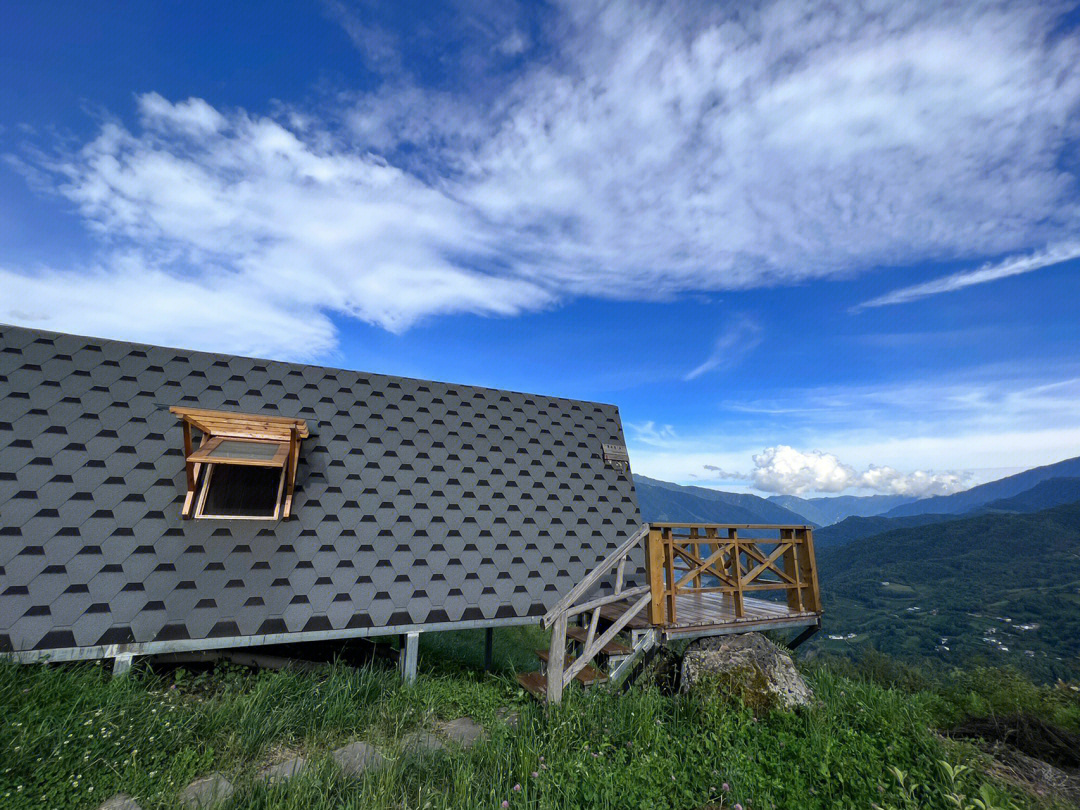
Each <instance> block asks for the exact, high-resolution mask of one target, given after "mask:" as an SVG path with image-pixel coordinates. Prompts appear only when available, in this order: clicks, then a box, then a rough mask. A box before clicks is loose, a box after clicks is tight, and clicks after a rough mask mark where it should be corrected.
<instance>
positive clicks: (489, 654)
mask: <svg viewBox="0 0 1080 810" xmlns="http://www.w3.org/2000/svg"><path fill="white" fill-rule="evenodd" d="M494 657H495V628H493V627H489V628H487V629H486V630H485V631H484V669H485V670H487V671H488V672H491V666H492V659H493V658H494Z"/></svg>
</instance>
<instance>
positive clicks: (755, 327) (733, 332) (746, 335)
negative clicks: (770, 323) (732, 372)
mask: <svg viewBox="0 0 1080 810" xmlns="http://www.w3.org/2000/svg"><path fill="white" fill-rule="evenodd" d="M759 343H761V325H760V324H758V323H757V322H756V321H754V320H751V319H750V318H749V317H747V316H745V315H739V316H735V317H734V318H733V319H732V321H731V323H729V324H728V325H727V326H726V327H724V330H723V331H722V332H721V333H720V336H719V337H718V338H717V339H716V343H715V344H714V345H713V350H712V353H711V354H710V355H709V356H708V357H707V358H706V359H705V361H704V362H703V363H701V364H700V365H698V366H696V367H695V368H693V369H691V370H690V371H688V372H687V373H686V376H684V377H683V379H684V380H693V379H696V378H697V377H700V376H701V375H702V374H705V373H707V372H709V371H715V370H717V369H722V368H730V367H732V366H734V365H735V364H736V363H738V362H739V361H740V360H742V359H743V358H744V357H745V356H746V355H747V354H749V353H750V352H752V351H753V350H754V348H755V347H756V346H757V345H758V344H759Z"/></svg>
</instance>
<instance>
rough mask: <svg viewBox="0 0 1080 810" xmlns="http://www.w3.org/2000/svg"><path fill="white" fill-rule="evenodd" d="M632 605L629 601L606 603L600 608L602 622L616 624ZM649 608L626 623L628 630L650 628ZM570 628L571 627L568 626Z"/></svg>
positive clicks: (606, 624) (608, 624)
mask: <svg viewBox="0 0 1080 810" xmlns="http://www.w3.org/2000/svg"><path fill="white" fill-rule="evenodd" d="M629 607H630V605H629V604H628V603H627V602H612V603H611V604H610V605H604V606H603V607H602V608H600V620H601V621H600V623H601V624H603V625H604V626H607V627H610V626H611V625H613V624H615V622H616V621H618V620H619V619H621V618H622V615H623V614H624V613H626V611H627V610H628V609H629ZM648 615H649V611H648V608H646V609H645V610H642V611H641V612H640V613H639V614H638V615H637V616H635V617H634V618H632V619H631V620H630V621H629V622H628V623H627V625H626V629H627V630H648V629H649V628H650V627H652V625H651V624H650V623H649V619H648ZM567 629H569V628H567Z"/></svg>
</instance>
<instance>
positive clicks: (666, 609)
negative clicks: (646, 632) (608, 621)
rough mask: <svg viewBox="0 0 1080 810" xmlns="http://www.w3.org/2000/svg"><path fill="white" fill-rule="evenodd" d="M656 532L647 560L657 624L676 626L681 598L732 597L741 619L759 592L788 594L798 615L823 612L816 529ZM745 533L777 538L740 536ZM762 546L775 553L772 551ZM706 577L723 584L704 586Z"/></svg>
mask: <svg viewBox="0 0 1080 810" xmlns="http://www.w3.org/2000/svg"><path fill="white" fill-rule="evenodd" d="M650 528H651V531H650V532H649V539H648V541H647V542H646V554H645V558H646V565H647V571H648V579H649V586H650V588H651V591H652V605H651V608H650V612H649V621H650V623H651V624H653V625H654V626H670V625H674V624H676V622H677V616H676V610H677V602H678V600H677V599H676V597H677V596H679V595H680V594H693V593H699V594H703V593H722V594H730V596H731V599H732V607H733V611H734V616H735V619H736V621H738V620H742V619H743V618H745V609H744V608H745V605H744V593H749V592H755V591H766V590H784V591H786V592H787V602H788V609H789V610H791V611H792V612H797V613H820V612H821V598H820V595H819V592H818V580H817V564H816V561H815V559H814V539H813V529H812V528H811V527H810V526H796V525H790V526H781V525H768V524H750V523H741V524H737V523H653V524H651V527H650ZM741 529H746V530H751V531H753V530H767V531H769V532H775V533H776V535H775V536H770V537H745V536H744V537H740V536H739V531H740V530H741ZM702 546H704V547H705V552H704V554H703V553H702ZM762 546H773V549H772V550H771V551H769V552H766V551H765V550H764V549H762ZM703 577H710V578H711V579H713V580H715V581H716V583H717V584H715V585H707V584H706V585H704V586H703V583H702V578H703Z"/></svg>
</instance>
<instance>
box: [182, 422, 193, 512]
mask: <svg viewBox="0 0 1080 810" xmlns="http://www.w3.org/2000/svg"><path fill="white" fill-rule="evenodd" d="M181 424H183V426H184V472H185V473H186V475H187V493H186V494H185V495H184V508H183V509H181V510H180V516H181V517H182V518H184V519H185V520H187V519H188V518H190V517H191V506H192V503H193V502H194V500H195V462H194V461H188V457H189V456H190V455H191V453H192V449H191V423H190V422H188V421H187V420H186V419H185V420H184V421H183V422H182V423H181Z"/></svg>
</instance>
